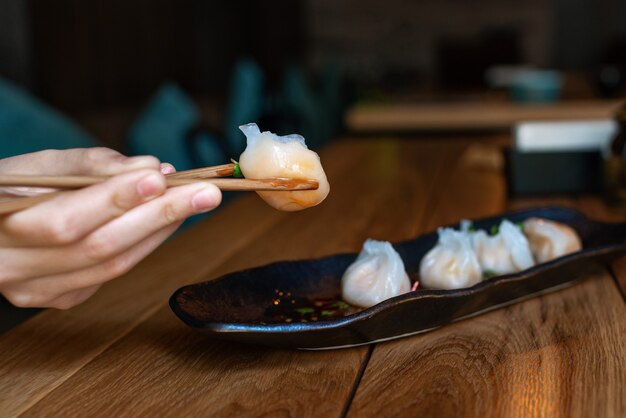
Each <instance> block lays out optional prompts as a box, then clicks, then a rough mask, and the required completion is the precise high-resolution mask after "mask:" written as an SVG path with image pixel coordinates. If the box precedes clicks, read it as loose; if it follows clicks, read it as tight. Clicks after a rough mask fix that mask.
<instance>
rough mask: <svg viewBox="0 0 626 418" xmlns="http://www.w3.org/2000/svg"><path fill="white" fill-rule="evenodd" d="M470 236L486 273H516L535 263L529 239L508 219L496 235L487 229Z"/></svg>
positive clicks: (472, 233)
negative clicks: (490, 233) (488, 232)
mask: <svg viewBox="0 0 626 418" xmlns="http://www.w3.org/2000/svg"><path fill="white" fill-rule="evenodd" d="M470 236H471V238H470V239H471V242H472V248H473V249H474V253H475V254H476V257H477V258H478V261H479V262H480V266H481V268H482V269H483V272H484V273H485V274H486V275H495V274H508V273H515V272H518V271H522V270H525V269H527V268H530V267H532V266H533V265H535V261H534V259H533V255H532V253H531V251H530V246H529V243H528V240H527V239H526V237H525V236H524V234H523V233H522V231H521V230H520V228H519V227H518V226H516V225H515V224H513V223H512V222H510V221H507V220H506V219H505V220H503V221H502V222H501V223H500V227H499V228H498V233H497V234H496V235H494V236H489V235H487V233H486V232H485V231H476V232H471V233H470Z"/></svg>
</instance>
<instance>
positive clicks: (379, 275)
mask: <svg viewBox="0 0 626 418" xmlns="http://www.w3.org/2000/svg"><path fill="white" fill-rule="evenodd" d="M410 290H411V281H410V280H409V276H407V274H406V271H405V270H404V263H403V262H402V258H400V255H399V254H398V253H397V252H396V250H394V248H393V247H392V246H391V244H390V243H389V242H386V241H375V240H371V239H368V240H367V241H365V244H363V249H362V250H361V253H360V254H359V256H358V257H357V259H356V260H355V261H354V263H352V264H351V265H350V266H349V267H348V269H347V270H346V271H345V273H344V274H343V277H342V279H341V292H342V297H343V299H344V300H345V301H346V302H348V303H350V304H352V305H355V306H360V307H363V308H369V307H370V306H374V305H376V304H377V303H380V302H382V301H383V300H385V299H389V298H392V297H394V296H398V295H401V294H403V293H406V292H408V291H410Z"/></svg>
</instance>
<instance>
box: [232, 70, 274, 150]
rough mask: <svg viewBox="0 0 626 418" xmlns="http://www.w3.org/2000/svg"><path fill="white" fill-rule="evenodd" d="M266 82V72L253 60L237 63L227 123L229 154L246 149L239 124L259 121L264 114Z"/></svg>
mask: <svg viewBox="0 0 626 418" xmlns="http://www.w3.org/2000/svg"><path fill="white" fill-rule="evenodd" d="M264 85H265V78H264V76H263V72H262V70H261V68H260V67H259V66H258V65H257V64H256V63H255V62H254V61H253V60H251V59H243V60H241V61H239V62H238V63H237V64H236V65H235V68H234V70H233V77H232V80H231V84H230V93H229V98H228V107H227V110H226V117H225V126H224V136H225V137H226V143H227V146H228V150H227V151H228V152H229V153H230V155H236V156H239V155H240V154H241V153H242V152H243V150H244V149H245V148H246V138H245V136H244V135H243V133H242V132H241V131H240V130H239V126H240V125H244V124H246V123H252V122H257V121H258V120H259V119H260V118H261V116H262V114H263V108H264V104H265V96H264Z"/></svg>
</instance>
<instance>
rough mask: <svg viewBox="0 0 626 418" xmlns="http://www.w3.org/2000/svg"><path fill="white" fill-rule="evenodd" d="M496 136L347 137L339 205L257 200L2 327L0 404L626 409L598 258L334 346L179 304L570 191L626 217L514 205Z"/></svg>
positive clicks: (5, 410) (617, 301)
mask: <svg viewBox="0 0 626 418" xmlns="http://www.w3.org/2000/svg"><path fill="white" fill-rule="evenodd" d="M481 142H482V146H483V147H485V146H486V148H482V149H481V151H480V152H479V153H478V154H480V155H483V154H485V155H487V156H486V157H485V155H483V156H482V157H479V158H474V156H475V155H476V154H477V153H476V149H473V145H472V144H471V143H470V142H469V141H468V140H466V139H463V138H459V139H454V138H451V139H446V140H445V141H441V140H440V139H437V140H432V141H431V140H420V141H410V140H403V141H397V140H391V139H384V140H383V139H381V140H361V139H359V140H345V141H340V142H337V143H335V144H333V145H332V146H331V147H330V148H329V149H327V150H326V152H324V153H323V154H322V161H323V163H324V166H325V168H326V171H327V174H328V177H329V180H330V183H331V193H330V195H329V197H328V199H327V201H325V202H324V203H323V204H322V205H320V206H318V207H316V208H313V209H310V210H307V211H303V212H298V213H281V212H276V211H274V210H273V209H271V208H269V207H267V206H266V205H265V204H264V203H263V202H262V201H261V200H260V199H258V198H257V197H256V196H244V197H242V198H240V199H238V200H236V201H234V202H232V203H230V204H229V205H228V206H227V207H225V208H224V209H223V210H221V211H220V212H219V213H217V214H216V215H215V216H213V217H211V218H210V219H208V220H206V221H204V222H202V223H201V224H198V225H196V226H194V227H193V228H191V229H189V230H187V231H184V232H183V233H181V234H180V235H179V236H177V237H175V238H174V239H172V240H171V241H169V242H168V243H166V244H165V245H164V246H162V247H161V248H160V249H159V250H157V252H156V253H155V254H153V255H151V256H150V257H149V258H148V259H146V260H145V261H144V262H142V263H141V264H140V265H139V266H137V267H136V268H135V269H133V270H132V271H131V272H129V273H128V274H127V275H125V276H123V277H121V278H119V279H117V280H115V281H113V282H111V283H109V284H108V285H106V286H104V287H103V289H102V290H101V291H100V292H98V293H97V294H96V296H95V297H93V298H92V299H90V300H89V301H87V302H85V303H84V304H82V305H80V306H78V307H76V308H73V309H71V310H68V311H56V310H47V311H45V312H43V313H42V314H39V315H37V316H35V317H34V318H32V319H31V320H29V321H27V322H26V323H24V324H22V325H20V326H18V327H17V328H15V329H14V330H12V331H10V332H8V333H7V334H4V335H2V336H0V394H1V395H0V411H1V413H0V415H2V416H17V415H21V416H90V417H92V416H103V417H105V416H106V417H108V416H297V417H300V416H313V417H318V416H343V415H348V416H374V415H379V416H418V415H419V416H438V417H446V416H458V415H460V414H461V415H463V416H465V415H468V416H531V415H537V416H542V415H543V416H572V415H578V416H620V415H622V416H623V415H625V414H626V405H625V401H624V399H626V397H625V396H624V394H625V393H626V392H625V389H624V388H626V375H625V371H626V364H625V363H624V359H625V358H626V340H625V336H626V329H625V325H624V324H625V321H624V314H625V313H626V312H625V305H624V299H623V296H622V295H621V294H620V291H619V283H620V279H619V278H620V277H626V265H625V266H622V267H620V266H619V265H617V266H616V267H614V268H613V270H614V271H613V274H614V276H612V275H611V274H612V273H611V271H609V270H607V269H606V268H600V267H593V266H590V269H589V271H586V272H581V277H582V278H583V279H582V281H581V282H580V283H579V284H577V285H575V286H573V287H571V288H568V289H565V290H562V291H559V292H556V293H552V294H549V295H544V296H542V297H539V298H535V299H531V300H528V301H525V302H523V303H519V304H516V305H513V306H511V307H508V308H505V309H500V310H497V311H494V312H491V313H489V314H485V315H482V316H478V317H475V318H472V319H468V320H464V321H461V322H458V323H454V324H451V325H449V326H446V327H443V328H441V329H439V330H436V331H434V332H430V333H427V334H423V335H420V336H416V337H411V338H405V339H401V340H397V341H392V342H388V343H384V344H378V345H376V346H370V347H360V348H354V349H345V350H336V351H326V352H300V351H289V350H274V349H269V348H262V347H254V346H246V345H239V344H233V343H225V342H220V341H216V340H212V339H209V338H207V337H206V336H204V335H203V334H201V333H198V332H197V331H194V330H192V329H190V328H188V327H186V326H185V325H183V324H182V323H181V322H180V321H179V320H178V319H177V318H176V317H175V316H174V315H173V314H172V313H171V311H170V310H169V308H168V307H167V298H168V297H169V295H170V294H171V293H172V292H173V290H174V289H175V288H177V287H179V286H181V285H183V284H187V283H191V282H197V281H201V280H207V279H212V278H215V277H218V276H219V275H222V274H225V273H228V272H231V271H235V270H239V269H243V268H247V267H251V266H256V265H260V264H265V263H269V262H272V261H276V260H284V259H299V258H310V257H319V256H324V255H327V254H333V253H337V252H345V251H358V250H359V249H360V247H361V245H362V242H363V240H364V239H366V238H370V237H371V238H377V239H385V240H391V241H398V240H403V239H408V238H411V237H414V236H416V235H418V234H420V233H422V232H424V231H426V230H432V229H434V228H436V227H437V226H440V225H442V224H447V223H452V222H456V221H458V220H459V219H460V218H470V219H471V218H476V217H481V216H485V215H491V214H496V213H498V212H500V211H502V210H505V209H507V208H513V207H526V206H534V205H542V204H546V203H551V202H553V201H556V202H561V203H563V204H566V205H568V206H572V207H577V208H580V209H581V210H583V211H584V212H585V213H588V214H590V215H592V216H594V217H602V218H605V219H612V220H623V219H625V217H624V215H623V214H620V213H619V212H612V211H610V210H608V209H606V208H605V207H604V206H603V205H602V204H601V203H600V202H599V200H598V199H597V198H595V197H578V198H573V197H567V196H566V197H562V198H559V197H554V198H550V199H541V200H538V199H524V200H511V199H508V198H507V197H506V186H505V183H504V179H503V176H502V166H501V161H499V160H498V158H497V155H498V147H499V146H500V145H501V140H500V139H493V140H492V139H490V138H481ZM490 144H491V145H490ZM489 154H492V155H491V156H489ZM494 156H495V157H494ZM491 157H494V158H491Z"/></svg>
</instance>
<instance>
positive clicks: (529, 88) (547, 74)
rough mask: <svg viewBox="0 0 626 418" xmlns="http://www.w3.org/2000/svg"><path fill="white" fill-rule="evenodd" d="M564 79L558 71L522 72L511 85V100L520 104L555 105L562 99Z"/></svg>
mask: <svg viewBox="0 0 626 418" xmlns="http://www.w3.org/2000/svg"><path fill="white" fill-rule="evenodd" d="M562 86H563V77H562V76H561V74H560V73H559V72H558V71H552V70H529V71H524V72H521V73H520V74H519V75H517V76H516V77H515V80H514V81H513V83H512V84H511V88H510V94H511V99H512V100H513V101H514V102H518V103H554V102H556V101H558V100H559V99H560V97H561V88H562Z"/></svg>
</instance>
